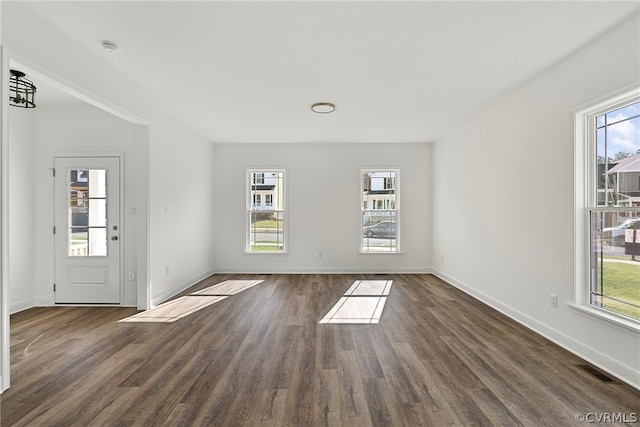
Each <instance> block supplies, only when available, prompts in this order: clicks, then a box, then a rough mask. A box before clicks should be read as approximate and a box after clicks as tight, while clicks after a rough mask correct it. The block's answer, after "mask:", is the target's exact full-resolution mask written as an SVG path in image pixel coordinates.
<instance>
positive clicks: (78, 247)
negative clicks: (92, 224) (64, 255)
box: [68, 227, 89, 257]
mask: <svg viewBox="0 0 640 427" xmlns="http://www.w3.org/2000/svg"><path fill="white" fill-rule="evenodd" d="M88 238H89V232H88V230H87V228H86V227H81V228H73V227H71V228H70V229H69V253H68V255H69V256H70V257H79V256H80V257H84V256H87V255H88V254H89V251H88V244H87V240H88Z"/></svg>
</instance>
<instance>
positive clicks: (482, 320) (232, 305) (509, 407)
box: [1, 274, 640, 427]
mask: <svg viewBox="0 0 640 427" xmlns="http://www.w3.org/2000/svg"><path fill="white" fill-rule="evenodd" d="M363 278H369V279H391V280H393V287H392V289H391V293H390V295H389V298H388V301H387V304H386V307H385V309H384V313H383V315H382V321H381V322H380V323H379V324H377V325H335V324H319V323H318V322H319V320H320V319H321V318H322V317H323V316H324V315H325V314H326V312H327V311H328V310H329V309H330V308H331V306H332V305H333V304H334V303H335V302H336V301H337V300H338V299H339V298H340V297H341V296H342V294H343V293H344V292H345V290H346V289H347V288H349V286H350V285H351V284H352V283H353V282H354V280H357V279H363ZM228 279H264V282H263V283H261V284H259V285H256V286H254V287H252V288H249V289H247V290H245V291H243V292H241V293H239V294H236V295H233V296H230V297H228V298H227V299H225V300H223V301H220V302H217V303H215V304H213V305H210V306H208V307H206V308H204V309H202V310H200V311H197V312H195V313H193V314H191V315H189V316H186V317H184V318H182V319H180V320H178V321H176V322H173V323H122V322H120V323H119V322H117V321H118V320H120V319H123V318H126V317H128V316H130V315H132V314H134V313H135V312H136V311H135V310H134V309H131V308H109V307H51V308H34V309H30V310H26V311H24V312H21V313H18V314H15V315H13V316H12V317H11V375H12V377H11V388H10V389H9V390H7V391H6V392H5V393H4V394H3V395H2V396H1V399H2V402H1V411H2V413H1V422H2V426H3V427H9V426H134V425H135V426H236V425H246V426H316V425H317V426H372V425H373V426H396V425H397V426H420V425H424V426H444V425H456V426H470V425H486V426H493V425H505V426H517V425H526V426H554V427H555V426H576V425H580V424H578V423H577V422H576V420H575V417H576V414H578V413H603V412H607V413H623V414H626V416H627V417H631V416H632V415H631V414H632V413H638V412H640V392H639V391H637V390H635V389H634V388H632V387H630V386H628V385H626V384H624V383H621V382H619V381H615V382H611V383H605V382H602V381H601V380H599V379H598V378H596V377H595V376H594V375H592V374H590V373H588V372H586V371H585V370H584V369H582V368H580V367H579V366H578V365H580V364H585V363H586V362H584V361H583V360H581V359H580V358H578V357H576V356H574V355H572V354H571V353H569V352H567V351H565V350H563V349H561V348H560V347H558V346H556V345H554V344H553V343H551V342H549V341H547V340H546V339H544V338H542V337H540V336H538V335H536V334H535V333H533V332H531V331H529V330H527V329H526V328H524V327H522V326H520V325H519V324H517V323H516V322H514V321H512V320H510V319H508V318H507V317H505V316H504V315H502V314H500V313H498V312H496V311H494V310H492V309H490V308H489V307H487V306H485V305H484V304H482V303H480V302H478V301H476V300H474V299H473V298H471V297H469V296H467V295H466V294H464V293H462V292H460V291H458V290H457V289H455V288H454V287H452V286H450V285H448V284H446V283H444V282H442V281H441V280H439V279H438V278H436V277H434V276H431V275H396V274H391V275H265V276H259V275H214V276H212V277H210V278H208V279H206V280H205V281H203V282H201V283H199V284H198V285H196V286H194V287H192V288H191V289H189V291H188V292H185V293H184V295H187V294H189V293H191V292H193V291H195V290H198V289H202V288H205V287H208V286H211V285H213V284H215V283H218V282H222V281H224V280H228ZM608 425H611V424H608ZM635 425H637V424H635Z"/></svg>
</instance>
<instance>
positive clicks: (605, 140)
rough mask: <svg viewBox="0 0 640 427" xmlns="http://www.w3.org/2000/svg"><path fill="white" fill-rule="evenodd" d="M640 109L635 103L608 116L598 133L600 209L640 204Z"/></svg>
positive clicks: (598, 200) (598, 192) (598, 193)
mask: <svg viewBox="0 0 640 427" xmlns="http://www.w3.org/2000/svg"><path fill="white" fill-rule="evenodd" d="M639 109H640V104H639V103H635V104H632V105H629V106H627V107H624V108H621V109H618V110H615V111H613V112H611V113H608V114H607V123H606V125H605V126H604V127H600V128H598V129H597V130H596V141H595V143H596V154H597V155H596V159H595V162H596V173H597V176H596V177H595V179H596V185H597V188H596V201H597V206H634V205H636V204H638V203H640V117H638V116H637V114H638V110H639ZM632 115H635V117H633V116H632ZM600 117H602V116H599V117H598V118H597V122H598V123H599V120H600Z"/></svg>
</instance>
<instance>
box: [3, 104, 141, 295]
mask: <svg viewBox="0 0 640 427" xmlns="http://www.w3.org/2000/svg"><path fill="white" fill-rule="evenodd" d="M33 114H35V120H34V121H35V123H34V124H35V129H36V131H35V140H36V148H35V156H33V157H32V158H31V159H30V161H31V164H30V166H29V169H30V173H32V174H33V176H34V177H35V183H33V185H32V192H33V194H35V199H34V201H35V206H33V207H34V208H35V209H34V210H35V212H36V216H35V221H34V222H32V225H31V226H32V228H33V229H35V236H36V244H35V248H34V249H35V250H34V251H33V252H32V253H30V254H25V259H24V260H23V262H24V263H25V264H26V265H29V266H31V268H33V267H35V271H36V273H35V303H36V305H45V306H46V305H51V304H53V303H54V300H53V298H54V294H53V291H52V284H53V283H54V271H53V263H54V259H53V234H52V227H53V179H52V174H51V168H53V166H54V165H53V159H54V157H55V156H64V155H73V154H74V153H78V154H81V155H85V156H91V155H105V154H106V155H121V156H122V163H121V168H122V172H123V176H124V181H123V191H124V192H123V201H124V207H123V212H124V215H123V217H122V218H121V223H120V224H119V225H120V230H121V232H120V237H121V242H122V254H123V261H124V263H123V264H122V265H121V267H122V271H123V272H124V274H123V276H124V277H123V285H124V286H123V288H122V291H123V293H122V299H121V301H122V302H123V303H124V304H125V305H133V306H135V305H136V293H137V289H136V285H137V281H128V280H127V277H128V275H127V273H128V272H134V273H136V275H137V269H138V245H137V236H138V234H139V233H140V231H139V230H140V229H141V228H144V227H146V221H144V217H142V219H141V217H140V216H139V215H138V214H137V209H138V207H139V206H140V205H142V206H140V208H142V209H144V204H145V200H144V199H143V200H142V201H140V200H139V195H140V192H141V191H140V188H141V186H142V185H143V183H145V182H146V168H145V166H144V164H145V159H144V157H142V156H141V155H140V146H142V147H144V146H145V144H146V141H145V140H144V139H143V136H144V135H141V132H140V129H139V128H140V127H139V126H137V125H134V124H131V123H129V122H126V121H124V120H122V119H120V118H118V117H115V116H113V115H112V114H109V113H106V112H104V111H102V110H100V109H98V108H95V107H93V106H91V105H89V104H84V105H78V106H70V107H50V108H46V107H37V108H36V109H35V110H34V112H33ZM12 161H13V157H12ZM11 189H12V190H13V185H12V186H11ZM132 208H135V209H136V214H132V213H131V209H132ZM12 251H13V249H12ZM34 255H35V256H34ZM34 262H35V264H34Z"/></svg>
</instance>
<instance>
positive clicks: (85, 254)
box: [54, 157, 121, 304]
mask: <svg viewBox="0 0 640 427" xmlns="http://www.w3.org/2000/svg"><path fill="white" fill-rule="evenodd" d="M54 193H55V197H54V198H55V213H54V216H55V230H54V232H55V238H54V240H55V277H56V281H55V286H54V289H55V302H56V304H119V303H120V277H121V274H120V159H119V158H117V157H94V158H85V157H78V158H68V157H57V158H56V159H55V189H54Z"/></svg>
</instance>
